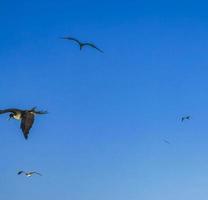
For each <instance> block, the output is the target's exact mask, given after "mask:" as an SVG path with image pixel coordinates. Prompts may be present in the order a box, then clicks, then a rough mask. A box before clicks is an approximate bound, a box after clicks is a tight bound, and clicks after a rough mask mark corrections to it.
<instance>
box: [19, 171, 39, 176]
mask: <svg viewBox="0 0 208 200" xmlns="http://www.w3.org/2000/svg"><path fill="white" fill-rule="evenodd" d="M21 174H24V175H25V176H27V177H31V176H32V175H33V174H36V175H39V176H42V174H40V173H39V172H35V171H34V172H24V171H19V172H18V173H17V175H21Z"/></svg>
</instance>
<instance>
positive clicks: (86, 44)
mask: <svg viewBox="0 0 208 200" xmlns="http://www.w3.org/2000/svg"><path fill="white" fill-rule="evenodd" d="M83 45H84V46H90V47H92V48H94V49H97V50H98V51H99V52H101V53H104V52H103V51H102V50H101V49H99V48H98V47H96V46H95V45H94V44H92V43H84V44H83Z"/></svg>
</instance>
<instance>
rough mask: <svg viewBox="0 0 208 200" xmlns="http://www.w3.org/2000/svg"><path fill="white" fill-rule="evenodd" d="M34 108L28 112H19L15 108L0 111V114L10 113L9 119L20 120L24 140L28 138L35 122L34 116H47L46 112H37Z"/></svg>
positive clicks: (19, 110)
mask: <svg viewBox="0 0 208 200" xmlns="http://www.w3.org/2000/svg"><path fill="white" fill-rule="evenodd" d="M35 109H36V108H35V107H34V108H32V109H30V110H21V109H16V108H10V109H5V110H0V114H4V113H10V115H9V119H11V118H13V119H16V120H20V121H21V124H20V128H21V129H22V132H23V134H24V137H25V139H27V138H28V135H29V131H30V129H31V128H32V125H33V123H34V120H35V115H36V114H47V112H46V111H37V110H35Z"/></svg>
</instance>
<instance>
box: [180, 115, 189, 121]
mask: <svg viewBox="0 0 208 200" xmlns="http://www.w3.org/2000/svg"><path fill="white" fill-rule="evenodd" d="M190 119H191V116H183V117H181V122H183V121H184V120H190Z"/></svg>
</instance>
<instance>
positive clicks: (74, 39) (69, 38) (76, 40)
mask: <svg viewBox="0 0 208 200" xmlns="http://www.w3.org/2000/svg"><path fill="white" fill-rule="evenodd" d="M60 39H64V40H72V41H75V42H77V43H78V44H79V45H81V42H80V41H79V40H78V39H76V38H73V37H68V36H66V37H61V38H60Z"/></svg>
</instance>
